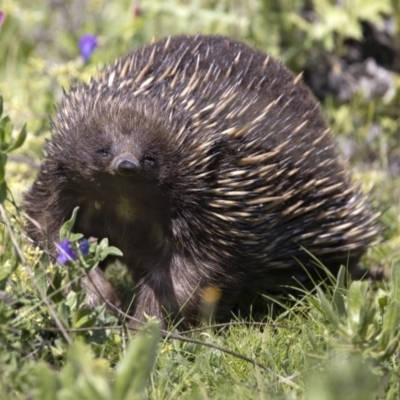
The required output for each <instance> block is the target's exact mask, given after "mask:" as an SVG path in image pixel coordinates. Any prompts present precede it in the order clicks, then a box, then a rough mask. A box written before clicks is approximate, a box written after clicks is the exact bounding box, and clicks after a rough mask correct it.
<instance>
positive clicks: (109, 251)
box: [100, 246, 123, 261]
mask: <svg viewBox="0 0 400 400" xmlns="http://www.w3.org/2000/svg"><path fill="white" fill-rule="evenodd" d="M108 256H117V257H121V256H123V253H122V251H121V250H120V249H118V248H116V247H114V246H110V247H106V248H105V249H102V250H101V253H100V261H103V260H105V259H106V258H107V257H108Z"/></svg>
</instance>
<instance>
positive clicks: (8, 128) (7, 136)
mask: <svg viewBox="0 0 400 400" xmlns="http://www.w3.org/2000/svg"><path fill="white" fill-rule="evenodd" d="M2 114H3V97H2V96H0V203H1V204H3V203H4V201H5V199H6V198H7V189H8V188H7V183H6V177H5V171H6V168H5V167H6V163H7V156H8V154H9V153H11V152H12V151H14V150H16V149H18V148H19V147H21V146H22V145H23V143H24V141H25V138H26V124H25V125H24V126H23V127H22V128H21V130H20V131H19V133H18V134H17V137H16V138H15V139H14V138H13V137H12V132H13V125H12V122H11V120H10V117H8V116H5V117H2Z"/></svg>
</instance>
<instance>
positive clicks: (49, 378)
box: [34, 362, 60, 400]
mask: <svg viewBox="0 0 400 400" xmlns="http://www.w3.org/2000/svg"><path fill="white" fill-rule="evenodd" d="M36 368H37V369H36V386H35V396H34V398H36V399H42V400H54V399H56V398H57V391H58V389H59V386H60V384H59V381H58V377H57V373H56V372H55V371H52V370H51V368H49V367H48V366H47V364H45V363H44V362H39V364H38V365H37V367H36Z"/></svg>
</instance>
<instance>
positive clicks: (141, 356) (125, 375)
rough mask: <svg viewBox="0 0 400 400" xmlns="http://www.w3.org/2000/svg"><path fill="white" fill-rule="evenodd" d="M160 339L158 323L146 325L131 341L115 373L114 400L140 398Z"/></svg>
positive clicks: (153, 322)
mask: <svg viewBox="0 0 400 400" xmlns="http://www.w3.org/2000/svg"><path fill="white" fill-rule="evenodd" d="M159 339H160V323H159V322H156V321H152V322H150V323H148V324H147V325H146V326H145V327H144V328H143V329H142V330H141V331H140V332H139V333H138V334H137V336H136V337H135V338H134V339H133V340H132V341H131V343H130V344H129V347H128V350H127V352H126V354H125V356H124V358H123V359H122V360H121V361H120V362H119V364H118V366H117V369H116V372H115V385H114V396H113V399H115V400H130V399H138V398H142V396H143V392H144V390H145V388H146V385H147V382H148V381H149V379H150V375H151V372H152V371H153V367H154V362H155V359H156V354H157V347H158V341H159Z"/></svg>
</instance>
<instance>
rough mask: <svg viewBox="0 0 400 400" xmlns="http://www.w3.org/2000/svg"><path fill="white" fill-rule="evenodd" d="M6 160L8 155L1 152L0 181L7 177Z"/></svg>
mask: <svg viewBox="0 0 400 400" xmlns="http://www.w3.org/2000/svg"><path fill="white" fill-rule="evenodd" d="M6 162H7V155H6V154H4V153H2V152H0V182H4V179H5V175H6V170H5V166H6Z"/></svg>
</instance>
